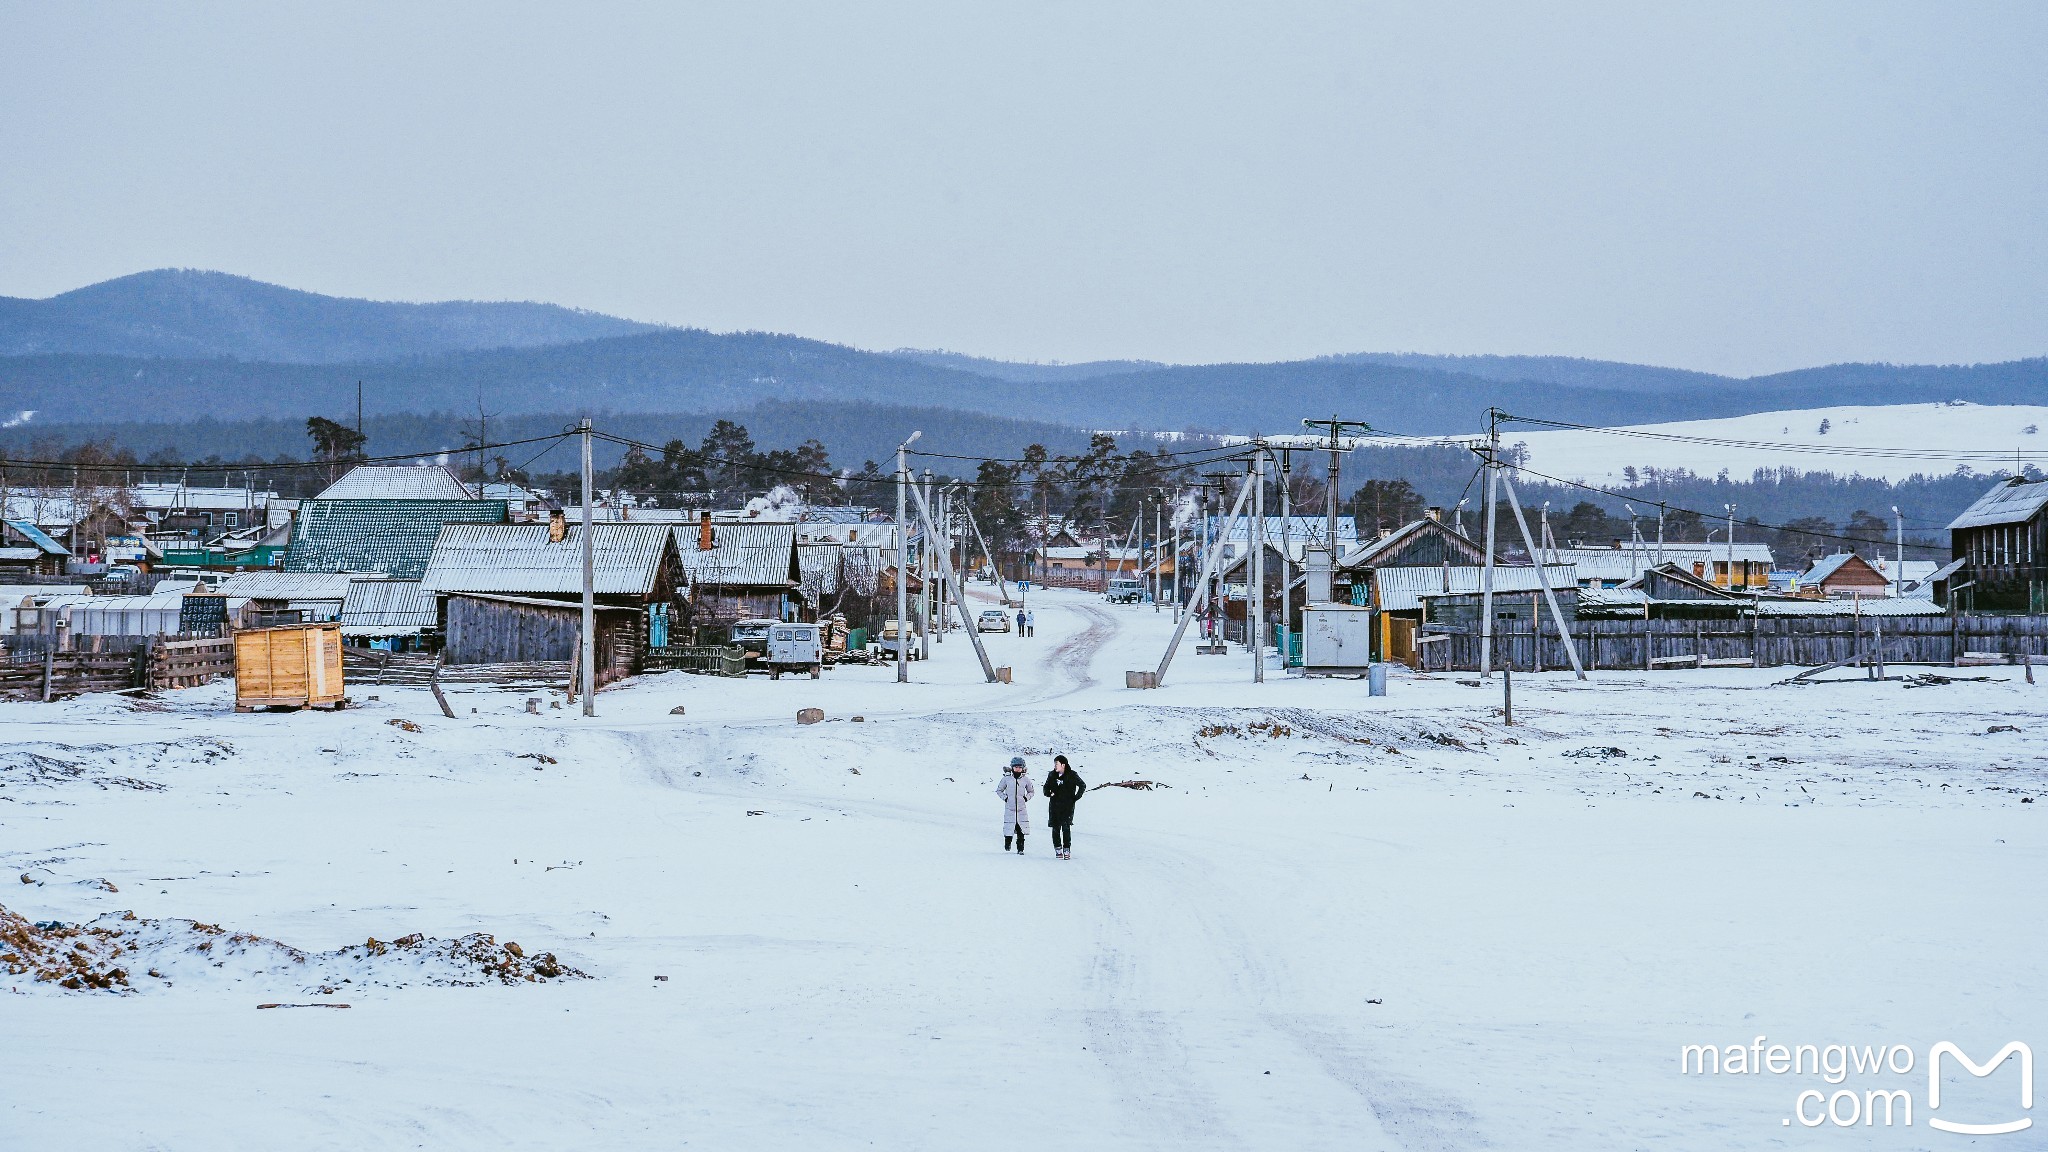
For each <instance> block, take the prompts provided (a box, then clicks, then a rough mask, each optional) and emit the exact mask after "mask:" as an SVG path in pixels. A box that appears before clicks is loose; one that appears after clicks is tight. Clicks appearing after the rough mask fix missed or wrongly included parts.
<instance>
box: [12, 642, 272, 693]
mask: <svg viewBox="0 0 2048 1152" xmlns="http://www.w3.org/2000/svg"><path fill="white" fill-rule="evenodd" d="M77 639H79V640H80V641H84V642H87V643H84V644H83V646H82V647H80V648H77V649H71V650H64V649H52V648H48V647H44V648H41V649H33V648H22V649H18V650H15V651H12V652H10V653H8V654H7V656H6V657H5V658H4V660H0V699H7V700H54V699H56V698H58V697H60V696H76V695H78V694H80V693H82V692H122V691H126V690H128V689H131V688H190V687H192V686H193V685H196V684H204V683H206V682H207V681H209V680H212V679H214V678H215V677H217V676H233V675H234V674H235V642H234V641H233V640H231V639H223V638H216V637H199V638H180V637H169V636H90V637H78V638H77Z"/></svg>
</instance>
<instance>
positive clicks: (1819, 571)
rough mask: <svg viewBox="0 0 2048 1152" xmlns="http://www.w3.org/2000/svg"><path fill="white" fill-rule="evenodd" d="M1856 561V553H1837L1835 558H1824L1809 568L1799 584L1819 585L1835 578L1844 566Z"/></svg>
mask: <svg viewBox="0 0 2048 1152" xmlns="http://www.w3.org/2000/svg"><path fill="white" fill-rule="evenodd" d="M1854 559H1856V554H1855V553H1854V552H1837V553H1835V554H1834V555H1833V556H1827V557H1824V558H1822V559H1821V560H1819V561H1817V562H1815V564H1814V566H1813V567H1811V568H1808V569H1807V570H1806V572H1805V574H1804V575H1802V576H1800V577H1799V582H1800V583H1801V584H1818V583H1820V582H1821V581H1823V580H1826V579H1827V578H1828V577H1830V576H1833V575H1834V574H1835V573H1836V572H1838V571H1840V570H1841V568H1842V565H1844V564H1847V563H1848V562H1849V561H1851V560H1854Z"/></svg>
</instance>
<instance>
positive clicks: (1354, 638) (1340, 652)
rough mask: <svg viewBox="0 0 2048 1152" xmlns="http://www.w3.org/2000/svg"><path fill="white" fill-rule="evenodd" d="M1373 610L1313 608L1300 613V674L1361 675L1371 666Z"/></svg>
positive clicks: (1340, 606) (1332, 606)
mask: <svg viewBox="0 0 2048 1152" xmlns="http://www.w3.org/2000/svg"><path fill="white" fill-rule="evenodd" d="M1373 616H1374V613H1373V610H1372V609H1370V608H1360V607H1356V606H1355V605H1351V604H1311V605H1309V606H1308V607H1306V608H1303V609H1302V610H1301V670H1302V672H1303V674H1305V675H1309V676H1329V675H1348V676H1357V675H1362V674H1363V673H1364V672H1365V671H1366V669H1367V668H1368V667H1369V666H1370V665H1371V664H1372V625H1373Z"/></svg>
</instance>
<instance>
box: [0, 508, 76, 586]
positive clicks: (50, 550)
mask: <svg viewBox="0 0 2048 1152" xmlns="http://www.w3.org/2000/svg"><path fill="white" fill-rule="evenodd" d="M69 559H71V549H69V548H66V547H65V546H64V545H62V544H59V543H57V541H56V539H55V538H53V537H52V536H51V535H50V534H49V533H48V532H45V531H43V530H42V529H41V528H39V527H37V526H36V524H35V523H34V522H33V521H30V520H8V521H4V522H0V571H6V572H12V573H22V574H34V575H37V576H62V575H63V574H64V562H65V561H67V560H69Z"/></svg>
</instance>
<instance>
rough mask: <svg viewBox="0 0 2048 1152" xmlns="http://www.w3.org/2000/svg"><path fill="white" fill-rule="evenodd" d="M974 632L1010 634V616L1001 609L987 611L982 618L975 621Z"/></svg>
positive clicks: (984, 611)
mask: <svg viewBox="0 0 2048 1152" xmlns="http://www.w3.org/2000/svg"><path fill="white" fill-rule="evenodd" d="M974 630H975V631H977V632H1008V631H1009V630H1010V614H1009V613H1008V612H1005V611H1003V610H1002V609H1001V608H989V609H985V610H983V612H982V614H981V615H980V617H978V618H977V619H976V620H975V621H974Z"/></svg>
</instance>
